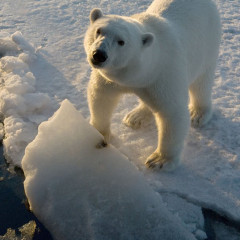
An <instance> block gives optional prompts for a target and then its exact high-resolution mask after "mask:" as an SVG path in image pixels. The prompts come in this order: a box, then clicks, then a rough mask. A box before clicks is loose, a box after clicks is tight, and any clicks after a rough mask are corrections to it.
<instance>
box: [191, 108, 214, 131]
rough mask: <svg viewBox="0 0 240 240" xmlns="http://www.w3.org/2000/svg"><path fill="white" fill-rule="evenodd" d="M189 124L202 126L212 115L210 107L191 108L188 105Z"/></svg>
mask: <svg viewBox="0 0 240 240" xmlns="http://www.w3.org/2000/svg"><path fill="white" fill-rule="evenodd" d="M190 116H191V125H192V126H193V127H202V126H204V125H205V124H206V123H207V122H208V121H209V120H210V119H211V117H212V110H211V108H198V109H196V108H193V107H190Z"/></svg>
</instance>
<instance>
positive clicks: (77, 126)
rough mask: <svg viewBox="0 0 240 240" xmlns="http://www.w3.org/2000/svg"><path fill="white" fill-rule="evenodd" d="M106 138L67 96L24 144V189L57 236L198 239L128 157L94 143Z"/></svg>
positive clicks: (56, 237)
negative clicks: (169, 209) (29, 141)
mask: <svg viewBox="0 0 240 240" xmlns="http://www.w3.org/2000/svg"><path fill="white" fill-rule="evenodd" d="M102 140H103V138H102V136H101V135H100V133H98V132H97V130H96V129H94V128H93V127H92V126H90V125H89V123H87V122H86V121H85V120H84V119H83V117H82V115H81V114H80V113H79V112H78V111H77V110H76V109H75V108H74V107H73V105H72V104H71V103H70V102H69V101H68V100H65V101H63V102H62V104H61V107H60V108H59V110H58V111H57V112H56V113H55V114H54V116H53V117H52V118H51V119H50V120H49V121H47V122H44V123H42V124H40V126H39V129H38V135H37V137H36V138H35V139H34V141H32V142H31V143H30V144H29V145H28V146H27V148H26V152H25V156H24V158H23V160H22V166H23V170H24V173H25V176H26V179H25V182H24V188H25V192H26V195H27V197H28V200H29V203H30V206H31V208H32V210H33V211H34V212H35V214H36V215H37V216H38V218H39V219H40V220H42V221H43V222H44V223H45V224H46V227H47V228H48V229H49V230H50V231H51V233H52V234H53V236H54V238H55V239H64V240H68V239H78V238H79V237H81V239H106V240H107V239H129V240H130V239H139V240H140V239H143V240H144V239H146V240H147V239H152V240H154V239H159V238H160V239H161V238H162V239H163V238H164V239H166V240H168V239H169V240H170V239H173V238H174V237H176V238H177V239H179V240H181V239H186V240H190V239H195V238H194V237H193V236H192V235H191V234H190V233H189V232H188V231H187V230H186V229H185V228H184V226H183V225H182V224H181V221H179V220H178V219H176V218H174V216H173V215H172V214H170V213H169V211H168V210H167V209H166V207H165V206H164V203H163V202H162V200H161V197H160V196H159V195H158V194H157V193H156V192H155V191H153V190H152V188H151V187H150V186H149V185H148V184H147V182H146V180H145V178H144V177H143V176H142V174H141V173H140V172H139V171H138V170H137V169H136V167H135V166H134V165H133V164H132V163H130V162H129V161H128V159H127V158H126V157H125V156H123V155H122V154H121V153H120V152H118V151H117V150H116V149H115V148H113V147H111V146H109V147H107V148H103V149H97V148H96V145H97V144H98V143H99V142H100V141H102ZM63 195H64V196H65V197H64V198H63V197H62V196H63ZM66 207H67V209H66ZM63 209H64V211H63ZM66 210H67V211H66ZM63 219H64V222H63V221H62V220H63ZM76 223H78V224H76Z"/></svg>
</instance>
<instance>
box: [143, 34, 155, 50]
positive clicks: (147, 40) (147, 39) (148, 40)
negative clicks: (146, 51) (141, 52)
mask: <svg viewBox="0 0 240 240" xmlns="http://www.w3.org/2000/svg"><path fill="white" fill-rule="evenodd" d="M153 39H154V35H153V34H152V33H144V34H143V35H142V43H143V46H144V47H148V46H150V45H151V44H152V42H153Z"/></svg>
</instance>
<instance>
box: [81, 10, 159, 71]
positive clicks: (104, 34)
mask: <svg viewBox="0 0 240 240" xmlns="http://www.w3.org/2000/svg"><path fill="white" fill-rule="evenodd" d="M153 38H154V36H153V34H151V33H147V32H144V29H143V27H142V26H141V24H140V23H139V22H138V21H136V20H134V19H133V18H130V17H122V16H115V15H103V13H102V12H101V10H100V9H93V10H92V11H91V13H90V26H89V29H88V31H87V33H86V36H85V40H84V47H85V50H86V53H87V58H88V61H89V63H90V65H91V66H92V67H93V68H97V69H99V70H100V71H105V72H107V71H108V72H111V71H118V70H122V69H124V68H126V67H127V66H129V64H133V63H134V62H135V63H136V62H137V61H138V60H139V58H140V55H141V54H142V52H144V51H143V49H144V48H147V47H149V46H150V45H151V44H152V42H153Z"/></svg>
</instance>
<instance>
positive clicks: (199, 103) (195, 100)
mask: <svg viewBox="0 0 240 240" xmlns="http://www.w3.org/2000/svg"><path fill="white" fill-rule="evenodd" d="M214 71H215V68H214V69H210V70H208V71H207V72H206V73H204V74H203V75H202V76H200V77H199V78H197V80H196V81H195V82H193V83H192V84H191V85H190V87H189V95H190V104H189V111H190V116H191V125H192V126H193V127H201V126H203V125H205V124H206V123H207V122H208V121H209V120H210V119H211V117H212V103H211V92H212V84H213V79H214Z"/></svg>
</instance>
